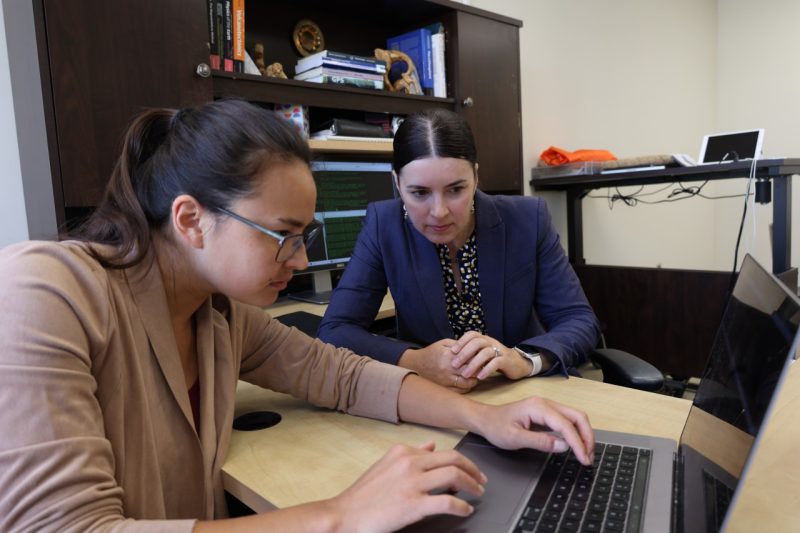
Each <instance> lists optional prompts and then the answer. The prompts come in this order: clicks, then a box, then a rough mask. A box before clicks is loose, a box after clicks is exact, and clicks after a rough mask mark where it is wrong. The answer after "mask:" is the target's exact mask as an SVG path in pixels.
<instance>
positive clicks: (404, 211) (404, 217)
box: [403, 204, 408, 220]
mask: <svg viewBox="0 0 800 533" xmlns="http://www.w3.org/2000/svg"><path fill="white" fill-rule="evenodd" d="M403 219H404V220H408V211H406V204H403Z"/></svg>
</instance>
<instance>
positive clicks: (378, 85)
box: [303, 74, 383, 90]
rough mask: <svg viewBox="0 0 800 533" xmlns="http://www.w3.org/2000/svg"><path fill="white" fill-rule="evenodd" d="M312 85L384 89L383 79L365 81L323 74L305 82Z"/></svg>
mask: <svg viewBox="0 0 800 533" xmlns="http://www.w3.org/2000/svg"><path fill="white" fill-rule="evenodd" d="M303 81H307V82H311V83H334V84H337V85H349V86H351V87H360V88H362V89H379V90H382V89H383V78H381V79H380V80H365V79H362V78H353V77H351V76H328V75H327V74H323V75H321V76H317V77H315V78H308V79H307V80H303Z"/></svg>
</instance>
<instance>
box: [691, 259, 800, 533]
mask: <svg viewBox="0 0 800 533" xmlns="http://www.w3.org/2000/svg"><path fill="white" fill-rule="evenodd" d="M799 323H800V300H798V298H797V296H796V295H795V294H794V293H793V292H791V291H789V290H787V288H786V286H785V285H784V284H782V283H780V282H779V281H778V280H777V278H775V277H774V276H773V275H772V274H770V273H769V272H767V271H766V270H764V269H763V268H762V267H761V266H760V265H759V264H758V263H757V262H756V261H755V260H754V259H753V258H752V257H750V256H749V255H748V256H746V257H745V260H744V262H743V263H742V268H741V271H740V273H739V277H738V279H737V281H736V286H735V287H734V290H733V294H732V295H731V298H730V300H729V301H728V305H727V307H726V309H725V313H724V315H723V317H722V322H721V324H720V327H719V329H718V330H717V335H716V338H715V340H714V344H713V346H712V349H711V355H710V357H709V359H708V363H707V366H706V369H705V371H704V373H703V376H702V378H701V381H700V384H699V386H698V388H697V392H696V395H695V398H694V401H693V405H692V408H691V410H690V412H689V417H688V418H687V421H686V426H685V428H684V431H683V434H682V435H681V442H680V453H681V457H682V461H683V467H684V469H683V486H684V515H685V516H684V518H685V521H684V523H688V524H698V523H703V521H702V519H701V516H705V517H709V516H710V514H711V513H713V512H714V509H713V508H712V507H713V506H711V507H709V501H710V500H709V498H711V499H716V500H719V501H720V502H722V503H725V504H726V505H724V506H722V507H723V508H721V509H719V511H718V512H719V513H720V514H721V516H719V517H717V527H719V526H720V525H721V522H722V520H723V519H724V513H725V512H726V510H727V501H729V500H730V498H731V497H732V493H733V490H734V489H735V488H736V485H737V484H738V480H739V477H740V476H741V472H742V470H743V468H744V466H745V463H746V462H747V460H748V457H749V455H750V452H751V450H752V448H753V444H754V441H755V438H756V436H757V435H758V432H759V431H760V429H761V427H762V423H763V421H764V418H765V415H766V413H767V409H768V407H769V405H770V402H771V401H772V398H773V396H775V391H776V388H777V384H778V381H779V379H780V378H781V376H782V373H783V369H784V367H785V366H786V361H787V359H788V358H789V355H790V354H791V355H792V356H793V355H794V353H795V351H796V349H797V344H796V343H797V331H798V324H799ZM726 499H727V500H726ZM709 529H711V530H713V529H714V528H713V527H710V528H709Z"/></svg>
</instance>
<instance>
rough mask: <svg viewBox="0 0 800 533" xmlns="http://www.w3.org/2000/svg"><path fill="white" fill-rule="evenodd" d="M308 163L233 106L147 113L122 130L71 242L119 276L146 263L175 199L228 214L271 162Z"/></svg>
mask: <svg viewBox="0 0 800 533" xmlns="http://www.w3.org/2000/svg"><path fill="white" fill-rule="evenodd" d="M310 158H311V154H310V150H309V147H308V143H306V141H305V139H303V138H302V137H301V136H300V134H299V133H298V132H297V131H296V130H294V129H293V128H292V127H291V126H289V125H287V124H286V123H285V122H284V121H283V120H281V119H280V118H278V117H277V116H276V115H275V114H274V113H273V112H271V111H269V110H266V109H263V108H261V107H258V106H256V105H253V104H249V103H247V102H244V101H241V100H220V101H216V102H212V103H208V104H205V105H201V106H198V107H195V108H188V109H183V110H178V111H176V110H173V109H150V110H147V111H145V112H143V113H141V114H140V115H139V116H137V117H136V118H135V119H134V120H133V122H132V123H131V124H130V126H129V127H128V130H127V131H126V133H125V136H124V140H123V146H122V153H121V154H120V157H119V159H118V160H117V163H116V165H115V166H114V170H113V171H112V173H111V178H110V180H109V183H108V185H107V187H106V191H105V195H104V197H103V201H102V202H101V204H100V206H98V208H97V209H96V210H95V211H94V213H92V215H91V216H90V217H89V219H88V220H87V221H86V222H85V223H84V224H83V225H82V226H81V227H79V228H78V230H77V231H76V232H75V233H74V234H73V235H72V237H73V238H76V239H79V240H83V241H86V242H91V243H99V244H105V245H111V247H112V251H111V252H110V253H109V252H104V253H103V254H102V255H101V254H100V253H99V252H98V251H97V250H96V249H95V250H94V252H93V254H94V256H95V258H96V259H97V260H98V261H100V262H101V264H103V265H104V266H106V267H111V268H127V267H129V266H133V265H135V264H137V263H139V262H141V261H142V259H144V258H145V257H146V255H147V253H148V251H149V249H150V246H151V244H152V236H153V232H154V231H160V230H161V229H162V228H163V227H164V226H165V224H166V223H167V222H168V221H169V219H170V213H171V209H172V202H173V200H174V199H175V198H176V197H177V196H178V195H180V194H189V195H192V196H193V197H195V198H196V199H197V200H198V201H199V202H200V203H201V204H202V205H204V206H206V207H207V208H209V209H214V208H219V207H228V206H229V204H230V203H231V202H232V201H233V200H234V199H236V198H240V197H244V196H247V195H248V194H250V193H252V192H253V191H254V190H255V188H256V185H257V183H256V177H257V175H259V173H261V172H263V170H264V169H265V168H266V166H267V165H268V164H270V163H271V162H272V161H288V160H292V159H298V160H300V161H303V162H305V163H306V164H308V163H309V161H310Z"/></svg>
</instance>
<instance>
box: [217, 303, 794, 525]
mask: <svg viewBox="0 0 800 533" xmlns="http://www.w3.org/2000/svg"><path fill="white" fill-rule="evenodd" d="M325 308H326V307H325V306H320V305H314V304H305V303H301V302H292V301H288V302H279V303H278V304H276V305H275V306H272V307H270V308H269V309H268V311H269V312H270V314H272V315H273V316H279V315H280V314H285V313H289V312H293V311H307V312H311V313H314V314H318V315H322V314H324V312H325ZM381 313H383V316H381V315H379V318H384V317H387V316H392V315H393V314H394V303H393V301H392V300H391V298H390V297H387V299H385V300H384V304H383V305H382V306H381ZM529 395H538V396H542V397H545V398H549V399H552V400H556V401H559V402H562V403H565V404H567V405H571V406H574V407H577V408H579V409H582V410H583V411H585V412H586V413H587V414H588V415H589V418H590V420H591V422H592V425H593V426H594V427H595V428H597V429H607V430H613V431H624V432H632V433H641V434H647V435H654V436H660V437H667V438H670V439H674V440H676V441H677V440H678V439H679V437H680V434H681V431H682V429H683V426H684V424H685V421H686V417H687V415H688V412H689V408H690V405H691V404H690V402H688V401H686V400H682V399H677V398H672V397H668V396H663V395H658V394H654V393H648V392H642V391H637V390H633V389H626V388H622V387H617V386H614V385H608V384H605V383H600V382H597V381H591V380H586V379H580V378H569V379H565V378H563V377H560V376H553V377H547V378H534V379H529V380H520V381H516V382H509V381H507V380H505V379H504V378H502V377H499V376H498V377H497V378H494V379H492V380H490V381H488V382H487V383H484V384H482V385H481V386H480V387H479V388H478V389H476V390H474V391H473V392H471V393H470V395H469V396H470V397H472V398H475V399H477V400H480V401H483V402H487V403H494V404H497V403H503V402H509V401H513V400H516V399H519V398H523V397H526V396H529ZM254 410H272V411H276V412H278V413H280V414H281V415H282V416H283V420H282V421H281V422H280V423H279V424H278V425H276V426H274V427H272V428H269V429H265V430H261V431H253V432H241V431H234V432H233V436H232V438H231V447H230V451H229V453H228V458H227V460H226V462H225V464H224V466H223V479H224V483H225V488H226V489H227V490H228V491H229V492H231V493H232V494H233V495H234V496H236V497H237V498H239V499H240V500H241V501H243V502H244V503H245V504H247V505H248V506H249V507H251V508H252V509H254V510H256V511H267V510H271V509H275V508H282V507H288V506H291V505H296V504H299V503H303V502H308V501H314V500H319V499H323V498H329V497H332V496H334V495H336V494H338V493H340V492H341V491H342V490H344V489H345V488H347V487H348V486H350V485H351V484H352V483H353V482H354V481H355V480H356V479H357V478H358V477H359V475H361V473H363V472H364V471H365V470H366V469H367V468H368V467H369V466H370V465H372V464H373V463H374V462H375V461H377V460H378V459H379V458H380V457H381V456H382V455H383V454H384V453H385V452H386V451H387V450H388V449H389V448H390V447H391V446H392V445H393V444H395V443H405V444H412V445H413V444H418V443H421V442H426V441H434V442H436V445H437V448H439V449H442V448H451V447H453V446H454V445H455V444H456V443H457V442H458V440H459V439H460V438H461V436H462V435H463V432H462V431H452V430H439V429H433V428H429V427H424V426H418V425H415V424H405V423H401V424H397V425H395V424H389V423H386V422H381V421H377V420H370V419H366V418H359V417H355V416H350V415H345V414H342V413H337V412H333V411H329V410H327V409H320V408H315V407H313V406H310V405H309V404H307V403H305V402H303V401H301V400H297V399H295V398H292V397H290V396H287V395H285V394H279V393H275V392H272V391H268V390H265V389H262V388H260V387H256V386H254V385H250V384H248V383H244V382H240V384H239V390H238V391H237V403H236V414H237V415H238V414H241V413H245V412H249V411H254ZM799 411H800V366H798V365H797V364H795V365H793V366H792V368H791V369H790V371H789V373H788V376H787V378H786V383H785V384H784V386H783V387H782V390H781V392H780V394H779V396H778V398H777V400H776V404H775V406H774V408H773V410H772V413H771V415H770V417H769V418H768V420H767V421H766V427H765V431H764V434H763V437H762V439H761V441H760V442H759V443H757V446H758V448H757V453H756V455H755V459H754V460H753V462H752V464H751V465H750V467H749V470H748V472H747V473H746V476H745V478H744V480H743V481H742V485H741V487H740V490H739V494H738V500H737V501H736V502H735V506H734V508H733V510H732V515H731V520H730V527H729V528H728V529H727V531H728V532H745V531H770V532H780V531H787V532H788V531H797V530H798V527H799V526H798V525H800V491H798V490H797V487H800V450H798V449H797V443H798V442H800V424H797V423H796V421H795V419H796V417H797V413H798V412H799ZM723 429H724V428H722V427H720V430H723ZM721 452H722V453H721V455H720V456H719V457H718V460H719V462H720V464H722V465H725V461H726V460H727V459H726V458H727V455H726V453H725V450H721ZM738 467H739V465H736V466H727V469H728V470H736V469H738Z"/></svg>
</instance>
